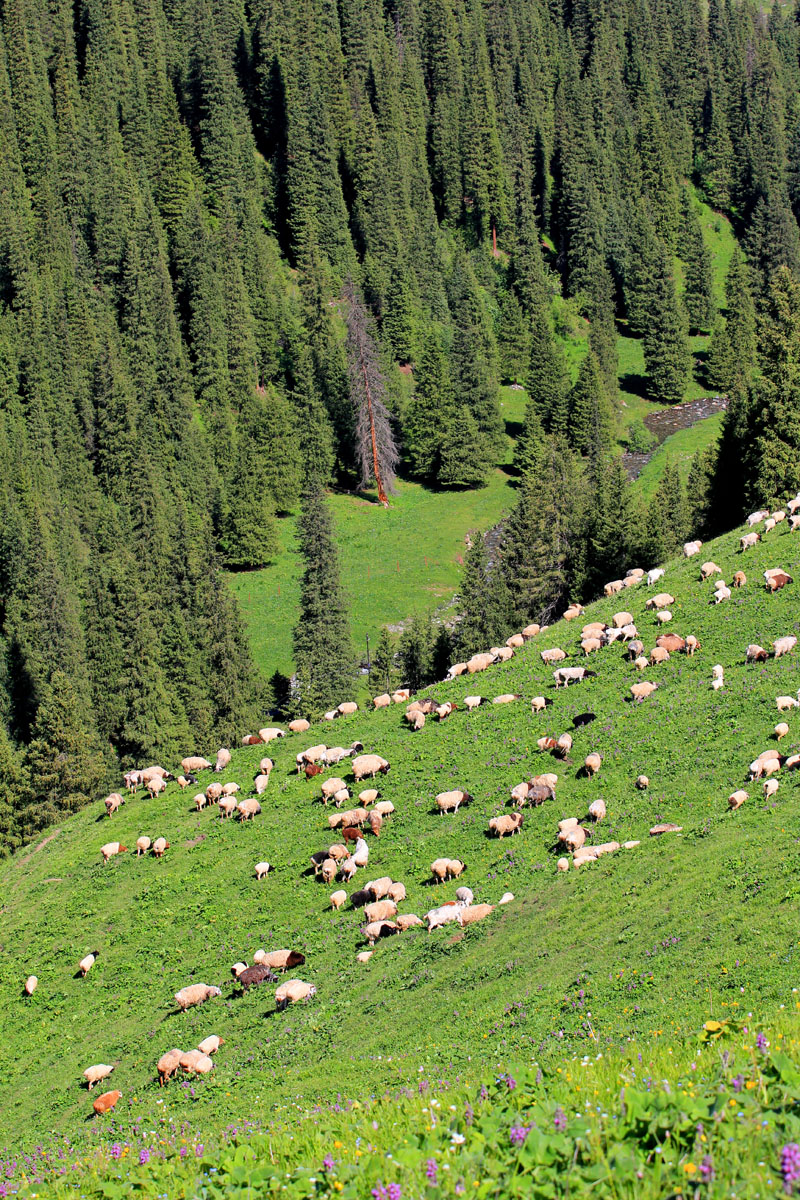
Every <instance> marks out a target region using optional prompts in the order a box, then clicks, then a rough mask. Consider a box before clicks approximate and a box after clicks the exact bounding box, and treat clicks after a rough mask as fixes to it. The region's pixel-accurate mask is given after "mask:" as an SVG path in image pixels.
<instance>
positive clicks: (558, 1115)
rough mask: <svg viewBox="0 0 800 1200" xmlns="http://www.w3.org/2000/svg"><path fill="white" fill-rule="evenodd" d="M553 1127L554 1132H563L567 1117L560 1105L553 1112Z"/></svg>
mask: <svg viewBox="0 0 800 1200" xmlns="http://www.w3.org/2000/svg"><path fill="white" fill-rule="evenodd" d="M553 1128H554V1129H555V1131H556V1133H563V1132H564V1130H565V1129H566V1128H567V1118H566V1116H565V1114H564V1110H563V1108H561V1106H560V1105H559V1107H558V1108H557V1109H556V1111H555V1112H554V1113H553Z"/></svg>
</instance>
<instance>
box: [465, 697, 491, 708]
mask: <svg viewBox="0 0 800 1200" xmlns="http://www.w3.org/2000/svg"><path fill="white" fill-rule="evenodd" d="M487 703H488V701H487V700H486V697H485V696H465V697H464V707H465V708H466V710H467V712H472V711H473V709H476V708H480V706H481V705H482V704H487Z"/></svg>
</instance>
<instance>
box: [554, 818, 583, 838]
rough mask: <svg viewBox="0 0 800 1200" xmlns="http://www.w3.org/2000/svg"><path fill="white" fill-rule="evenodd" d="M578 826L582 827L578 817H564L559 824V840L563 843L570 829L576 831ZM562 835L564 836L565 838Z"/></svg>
mask: <svg viewBox="0 0 800 1200" xmlns="http://www.w3.org/2000/svg"><path fill="white" fill-rule="evenodd" d="M578 825H580V821H579V820H578V818H577V817H564V818H563V819H562V820H560V821H559V822H558V840H559V841H560V842H563V841H564V837H566V835H567V833H569V831H570V829H575V828H577V826H578ZM562 834H563V835H564V836H563V837H562Z"/></svg>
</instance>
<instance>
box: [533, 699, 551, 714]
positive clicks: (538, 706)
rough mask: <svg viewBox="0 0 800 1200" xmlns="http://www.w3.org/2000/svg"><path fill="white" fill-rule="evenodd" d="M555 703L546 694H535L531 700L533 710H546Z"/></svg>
mask: <svg viewBox="0 0 800 1200" xmlns="http://www.w3.org/2000/svg"><path fill="white" fill-rule="evenodd" d="M552 703H553V701H552V700H550V699H549V698H548V699H545V697H544V696H534V697H533V699H532V700H531V712H535V713H537V712H544V710H545V709H546V708H548V707H549V706H550V705H551V704H552Z"/></svg>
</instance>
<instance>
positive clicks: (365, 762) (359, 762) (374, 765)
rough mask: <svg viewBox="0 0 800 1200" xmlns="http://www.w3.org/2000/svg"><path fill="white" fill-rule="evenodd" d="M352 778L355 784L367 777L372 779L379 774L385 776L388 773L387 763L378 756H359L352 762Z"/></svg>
mask: <svg viewBox="0 0 800 1200" xmlns="http://www.w3.org/2000/svg"><path fill="white" fill-rule="evenodd" d="M352 770H353V777H354V778H355V780H356V782H357V783H360V782H361V780H362V779H365V778H366V777H367V776H369V777H370V779H374V778H375V776H376V775H377V774H378V773H379V772H380V774H381V775H386V774H387V773H388V771H389V763H388V762H387V761H386V759H385V758H381V756H380V754H360V755H358V757H357V758H354V759H353V762H352Z"/></svg>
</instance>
